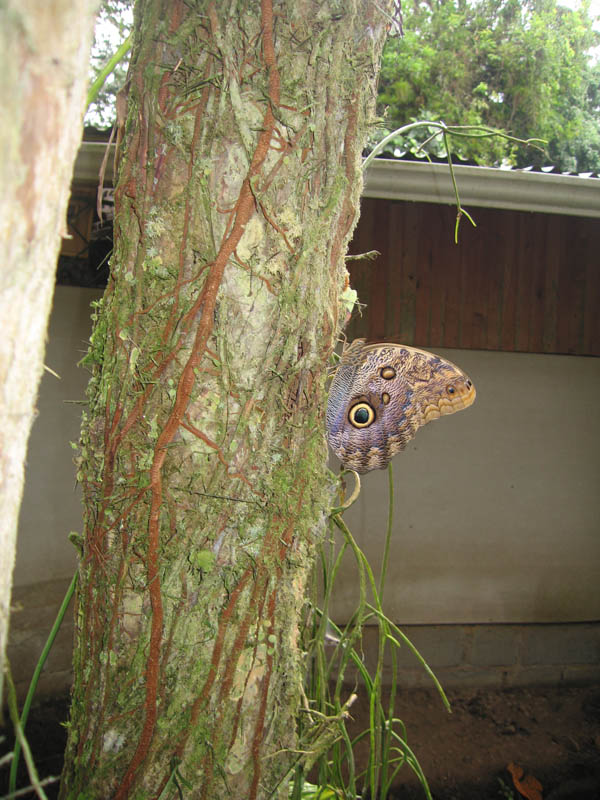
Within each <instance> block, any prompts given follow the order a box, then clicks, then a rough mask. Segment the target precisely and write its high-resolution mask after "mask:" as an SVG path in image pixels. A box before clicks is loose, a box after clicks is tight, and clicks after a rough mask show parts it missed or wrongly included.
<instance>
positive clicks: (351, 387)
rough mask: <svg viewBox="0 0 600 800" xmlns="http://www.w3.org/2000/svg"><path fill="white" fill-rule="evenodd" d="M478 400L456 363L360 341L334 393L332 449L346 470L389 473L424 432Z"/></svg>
mask: <svg viewBox="0 0 600 800" xmlns="http://www.w3.org/2000/svg"><path fill="white" fill-rule="evenodd" d="M474 400H475V387H474V386H473V384H472V382H471V380H470V379H469V377H468V376H467V375H466V374H465V373H464V372H463V371H462V370H461V369H459V367H457V366H456V365H455V364H453V363H452V362H451V361H448V360H446V359H444V358H440V356H436V355H434V354H433V353H428V352H427V351H425V350H418V349H417V348H414V347H408V346H407V345H398V344H388V343H382V344H371V345H367V344H365V341H364V340H363V339H356V340H355V341H353V342H352V344H351V345H350V346H349V347H348V348H346V350H345V351H344V353H343V354H342V358H341V361H340V364H339V366H338V369H337V371H336V373H335V375H334V377H333V380H332V383H331V387H330V390H329V401H328V404H327V431H328V438H329V443H330V445H331V447H332V449H333V450H334V452H335V454H336V455H337V456H338V458H339V459H340V460H341V462H342V464H343V465H344V467H346V468H349V469H354V470H356V471H357V472H359V473H364V472H369V471H370V470H372V469H383V468H384V467H386V466H387V464H388V463H389V461H390V459H391V458H392V457H393V456H395V455H396V453H398V452H400V450H403V449H404V448H405V447H406V445H407V443H408V442H409V441H410V440H411V439H412V438H413V436H414V435H415V433H416V432H417V430H418V429H419V428H420V427H421V426H423V425H425V424H427V423H428V422H431V420H434V419H438V418H439V417H441V416H444V415H446V414H454V413H455V412H456V411H460V410H462V409H464V408H468V406H470V405H471V404H472V403H473V402H474Z"/></svg>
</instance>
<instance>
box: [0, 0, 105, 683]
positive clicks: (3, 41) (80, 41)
mask: <svg viewBox="0 0 600 800" xmlns="http://www.w3.org/2000/svg"><path fill="white" fill-rule="evenodd" d="M97 5H98V2H97V0H56V2H53V3H39V2H37V0H18V2H17V0H4V2H2V3H0V71H1V74H2V79H1V80H0V186H1V187H2V192H1V194H0V243H1V245H0V247H1V266H0V320H1V321H2V322H1V324H2V335H1V336H0V386H1V387H2V390H1V391H0V697H1V696H2V675H3V662H4V653H5V644H6V635H7V631H8V609H9V604H10V592H11V580H12V571H13V564H14V556H15V544H16V535H17V523H18V519H19V508H20V505H21V496H22V492H23V474H24V463H25V452H26V449H27V440H28V438H29V432H30V430H31V425H32V423H33V420H34V418H35V403H36V399H37V390H38V384H39V381H40V377H41V374H42V368H43V358H44V350H45V343H46V342H45V339H46V328H47V325H48V316H49V313H50V306H51V304H52V293H53V290H54V281H55V274H56V258H57V256H58V251H59V248H60V241H61V234H63V233H65V228H66V223H65V217H66V208H67V201H68V198H69V191H70V187H71V176H72V173H73V163H74V161H75V155H76V154H77V148H78V147H79V143H80V141H81V126H82V117H83V112H84V110H85V96H86V88H87V78H88V65H89V57H90V46H91V40H92V30H93V24H94V12H95V10H96V6H97Z"/></svg>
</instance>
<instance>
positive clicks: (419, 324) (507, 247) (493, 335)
mask: <svg viewBox="0 0 600 800" xmlns="http://www.w3.org/2000/svg"><path fill="white" fill-rule="evenodd" d="M469 212H470V213H471V214H472V216H473V217H474V219H475V221H476V223H477V227H476V228H473V227H472V226H471V224H470V222H469V221H468V220H467V219H466V218H463V220H462V221H461V225H460V230H459V243H458V245H455V244H454V222H455V218H456V209H455V208H454V207H452V206H445V205H436V204H434V203H412V202H408V201H406V202H405V201H399V202H396V201H390V200H381V199H373V198H365V199H363V201H362V210H361V218H360V221H359V224H358V226H357V228H356V232H355V235H354V240H353V242H352V245H351V248H350V253H351V254H356V253H362V252H366V251H368V250H379V251H380V252H381V256H379V257H378V258H377V260H376V261H374V262H373V261H351V262H349V270H350V281H351V285H352V286H353V288H355V289H357V291H358V295H359V300H360V301H361V302H362V303H365V304H366V308H365V309H363V313H362V316H358V315H356V316H355V318H354V319H353V320H352V321H351V323H350V327H349V329H348V338H350V339H352V338H355V337H356V336H365V337H367V338H368V339H370V340H382V339H388V340H390V341H396V342H402V343H404V344H414V345H416V346H423V347H432V348H435V347H462V348H469V349H471V348H472V349H483V350H509V351H521V352H529V353H571V354H578V355H600V220H597V219H588V218H583V217H572V216H559V215H556V214H539V213H529V212H521V211H504V210H500V209H489V208H469Z"/></svg>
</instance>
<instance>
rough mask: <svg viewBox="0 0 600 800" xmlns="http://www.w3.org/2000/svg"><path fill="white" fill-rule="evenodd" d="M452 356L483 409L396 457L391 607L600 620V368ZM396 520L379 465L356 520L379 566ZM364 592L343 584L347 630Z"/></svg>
mask: <svg viewBox="0 0 600 800" xmlns="http://www.w3.org/2000/svg"><path fill="white" fill-rule="evenodd" d="M438 352H439V354H440V355H446V356H447V357H448V358H450V359H451V360H452V361H454V362H455V363H456V364H458V365H459V366H460V367H462V368H463V369H464V370H465V371H466V372H467V373H468V374H469V375H470V377H471V378H472V379H473V381H474V383H475V386H476V388H477V400H476V402H475V405H474V406H472V407H471V408H469V409H467V410H466V411H463V412H461V413H459V414H455V415H454V416H452V417H447V418H445V419H444V418H443V419H441V420H439V421H436V422H433V423H430V424H429V425H427V426H426V427H425V428H423V429H421V430H420V431H419V432H418V433H417V436H416V438H415V439H414V440H413V442H412V443H411V445H409V448H408V449H407V450H406V451H405V452H404V453H401V454H399V455H398V456H397V457H396V458H395V459H394V462H393V465H394V477H395V502H396V515H395V529H394V538H393V543H392V556H391V559H392V560H391V563H390V568H389V570H390V571H389V578H388V590H387V596H386V608H387V610H388V611H389V612H390V614H391V616H392V617H393V618H394V619H395V620H396V621H399V622H402V623H406V624H408V623H444V622H447V623H451V622H466V623H470V622H550V621H582V620H596V619H600V536H599V534H600V480H599V479H600V447H599V444H600V415H599V414H598V398H599V397H600V359H598V358H581V357H575V356H551V355H529V354H520V353H498V352H485V351H472V350H471V351H469V350H442V349H440V350H439V351H438ZM386 515H387V473H386V472H381V471H379V470H377V471H375V472H371V473H369V474H368V475H366V476H364V478H363V481H362V492H361V495H360V497H359V500H358V501H357V503H356V505H355V506H354V507H353V508H352V509H350V510H349V511H348V512H346V516H345V518H346V521H347V522H348V523H349V525H350V528H351V530H352V531H353V533H354V534H355V535H356V538H357V539H358V542H359V544H360V546H361V547H362V548H363V549H364V550H365V552H366V553H367V555H368V557H369V559H370V560H371V561H372V563H374V564H378V563H379V558H380V554H381V550H382V539H383V531H384V529H385V524H386ZM355 591H356V577H355V575H351V574H350V575H345V576H344V577H342V578H340V583H339V584H338V587H337V592H336V602H335V603H334V616H336V617H337V618H338V619H339V620H340V621H343V620H345V619H347V618H348V615H349V614H351V612H352V608H353V597H354V595H355Z"/></svg>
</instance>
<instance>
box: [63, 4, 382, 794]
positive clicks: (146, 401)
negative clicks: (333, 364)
mask: <svg viewBox="0 0 600 800" xmlns="http://www.w3.org/2000/svg"><path fill="white" fill-rule="evenodd" d="M390 5H391V4H390V3H387V4H386V3H381V2H378V3H376V2H374V0H344V2H343V3H338V2H333V1H330V2H322V0H319V1H318V2H317V1H316V0H281V2H278V3H277V4H276V6H275V8H274V7H273V4H272V0H262V2H259V1H258V0H250V1H248V0H244V2H241V1H239V2H238V1H237V0H232V2H227V3H224V2H220V3H216V2H206V1H205V0H198V1H197V2H192V3H187V2H183V0H177V1H176V2H172V0H141V1H140V0H138V4H137V7H136V20H135V29H136V33H135V36H136V38H135V44H134V48H133V54H132V64H131V67H130V74H129V81H130V89H129V105H128V114H127V120H126V123H125V127H124V135H123V143H124V146H123V151H122V154H121V164H120V170H119V182H118V187H117V193H116V199H117V212H116V220H115V251H114V254H113V258H112V262H111V267H112V278H111V282H110V285H109V287H108V289H107V292H106V295H105V298H104V300H103V302H102V304H101V308H100V309H99V310H98V313H97V320H96V324H95V330H94V334H93V338H92V345H91V348H90V352H89V355H88V362H89V364H90V366H91V368H92V379H91V382H90V389H89V401H90V405H89V411H88V417H87V419H86V420H85V422H84V428H83V434H82V452H81V464H80V470H79V476H80V480H81V482H82V485H83V488H84V496H85V531H84V541H83V553H82V558H81V564H80V589H79V602H78V612H77V613H78V641H77V643H76V651H75V661H74V663H75V684H74V689H73V703H72V712H71V722H70V733H69V742H68V747H67V755H66V762H65V769H64V774H63V784H62V797H63V798H67V797H68V798H75V797H86V798H88V797H89V798H92V797H97V798H100V797H102V798H106V797H108V796H110V797H115V798H126V797H139V798H141V797H144V798H145V797H158V796H159V795H160V794H161V792H162V791H163V790H164V789H165V787H167V785H168V786H169V789H168V790H167V794H166V795H164V796H169V797H175V796H176V787H175V781H176V780H177V781H181V780H185V781H187V782H188V783H189V784H190V785H191V786H192V787H193V788H192V789H191V790H186V796H189V797H197V798H204V799H205V800H217V799H218V798H225V797H227V798H230V797H235V798H245V799H246V798H247V799H248V800H250V799H251V798H260V797H270V796H272V794H271V792H273V791H276V787H277V786H278V784H279V782H280V781H281V779H282V777H283V776H284V775H285V774H286V771H287V770H288V768H289V766H290V763H291V762H292V760H293V759H294V758H295V756H294V755H293V754H292V752H291V751H292V749H293V748H294V746H295V744H296V737H295V715H296V711H297V708H298V706H299V700H300V693H301V683H302V677H303V653H302V648H301V645H300V643H299V622H300V618H301V613H302V608H303V603H304V592H305V583H306V578H307V572H308V570H309V569H310V567H311V563H312V559H313V551H314V547H315V543H316V542H317V541H318V540H319V539H320V538H321V537H322V535H323V532H324V527H325V526H324V521H325V516H326V510H327V508H328V506H329V504H330V499H331V480H330V478H329V477H328V475H329V473H328V471H327V468H326V458H327V451H326V445H325V437H324V412H325V378H326V373H327V369H328V366H329V359H330V356H331V352H332V348H333V346H334V344H335V340H336V337H337V334H338V332H339V329H340V325H341V323H342V322H343V318H344V316H345V310H344V301H343V293H344V290H345V287H346V285H347V278H346V270H345V266H344V254H345V249H346V246H347V243H348V239H349V236H350V234H351V232H352V229H353V226H354V224H355V221H356V217H357V208H358V200H359V196H360V191H361V188H362V180H361V148H362V146H363V143H364V139H365V135H366V131H367V127H368V125H369V124H370V123H371V121H372V112H373V107H374V100H375V82H376V75H377V70H378V65H379V58H380V51H381V47H382V45H383V40H384V37H385V33H386V28H387V24H388V18H387V17H386V16H385V14H384V13H382V6H384V7H387V9H388V11H389V10H390ZM169 781H171V783H170V784H169ZM169 791H170V793H169ZM161 796H162V795H161Z"/></svg>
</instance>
